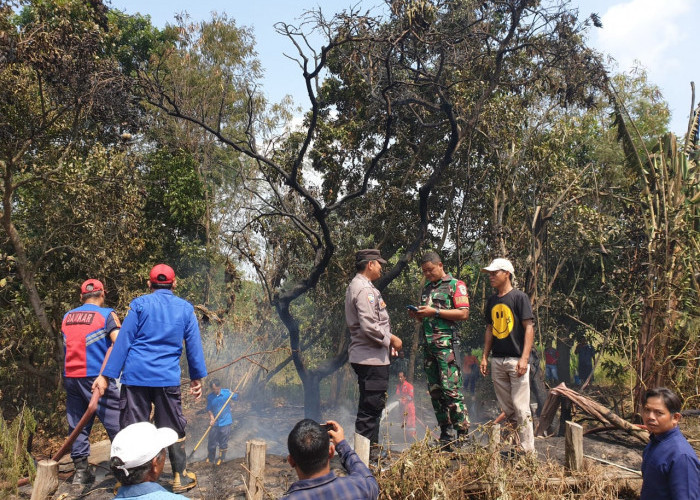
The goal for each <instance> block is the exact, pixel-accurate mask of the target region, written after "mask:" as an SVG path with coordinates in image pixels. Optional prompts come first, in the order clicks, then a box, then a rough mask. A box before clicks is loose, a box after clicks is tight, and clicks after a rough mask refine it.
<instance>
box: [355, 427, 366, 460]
mask: <svg viewBox="0 0 700 500" xmlns="http://www.w3.org/2000/svg"><path fill="white" fill-rule="evenodd" d="M355 453H357V456H358V457H360V460H362V461H363V462H364V463H365V465H367V466H369V439H367V438H366V437H364V436H363V435H362V434H358V433H357V432H356V433H355Z"/></svg>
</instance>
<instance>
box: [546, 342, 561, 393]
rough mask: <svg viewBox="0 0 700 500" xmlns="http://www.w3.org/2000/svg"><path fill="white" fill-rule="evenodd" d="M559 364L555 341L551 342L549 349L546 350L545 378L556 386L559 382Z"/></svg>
mask: <svg viewBox="0 0 700 500" xmlns="http://www.w3.org/2000/svg"><path fill="white" fill-rule="evenodd" d="M558 362H559V352H558V351H557V350H556V349H555V348H554V341H550V342H549V347H547V349H545V350H544V378H545V379H546V380H547V381H548V382H551V383H554V384H556V383H557V382H558V381H559V374H558V373H557V363H558Z"/></svg>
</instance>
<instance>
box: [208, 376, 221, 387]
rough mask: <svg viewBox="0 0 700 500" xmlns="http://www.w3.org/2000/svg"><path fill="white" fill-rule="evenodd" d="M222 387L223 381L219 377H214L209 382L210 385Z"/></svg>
mask: <svg viewBox="0 0 700 500" xmlns="http://www.w3.org/2000/svg"><path fill="white" fill-rule="evenodd" d="M214 386H216V387H221V381H220V380H219V379H218V378H215V379H212V380H211V382H209V387H214Z"/></svg>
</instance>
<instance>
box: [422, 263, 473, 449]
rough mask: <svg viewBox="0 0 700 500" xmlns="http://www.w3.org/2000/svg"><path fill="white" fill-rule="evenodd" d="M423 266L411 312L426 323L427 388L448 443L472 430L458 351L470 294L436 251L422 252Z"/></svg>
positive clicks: (424, 345) (425, 364)
mask: <svg viewBox="0 0 700 500" xmlns="http://www.w3.org/2000/svg"><path fill="white" fill-rule="evenodd" d="M421 270H422V272H423V276H425V278H426V280H427V283H426V285H425V288H423V293H422V295H421V305H420V307H419V308H418V310H417V311H412V310H410V308H409V311H408V314H409V315H410V316H411V317H413V318H415V319H417V320H420V321H421V322H422V324H423V336H422V337H421V343H422V345H423V353H424V355H425V360H424V362H423V366H424V368H425V373H426V375H427V378H428V390H429V392H430V399H431V401H432V403H433V410H435V417H436V418H437V421H438V425H439V426H440V442H441V443H443V444H445V445H446V446H449V443H451V442H452V441H454V440H455V439H456V438H459V437H462V436H465V435H466V434H467V431H468V430H469V417H468V415H467V408H466V406H465V405H464V397H463V396H462V393H461V392H460V388H461V387H462V377H461V374H460V372H459V365H460V363H461V358H460V356H459V354H458V352H457V351H458V349H457V344H458V343H459V338H458V337H457V322H458V321H465V320H466V319H467V318H469V295H468V294H467V285H465V284H464V282H463V281H460V280H458V279H455V278H453V277H452V276H451V275H449V274H447V273H446V272H445V270H444V269H443V266H442V260H441V259H440V256H439V255H438V254H437V253H435V252H428V253H426V254H425V255H424V256H423V258H422V259H421ZM452 429H454V430H455V431H457V436H454V435H453V434H452Z"/></svg>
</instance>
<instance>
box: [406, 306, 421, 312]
mask: <svg viewBox="0 0 700 500" xmlns="http://www.w3.org/2000/svg"><path fill="white" fill-rule="evenodd" d="M406 309H408V310H409V311H413V312H417V311H418V308H417V307H416V306H413V305H408V306H406Z"/></svg>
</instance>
